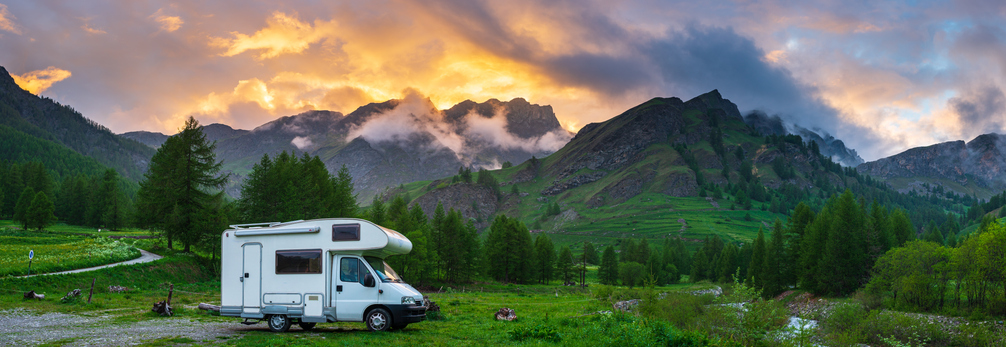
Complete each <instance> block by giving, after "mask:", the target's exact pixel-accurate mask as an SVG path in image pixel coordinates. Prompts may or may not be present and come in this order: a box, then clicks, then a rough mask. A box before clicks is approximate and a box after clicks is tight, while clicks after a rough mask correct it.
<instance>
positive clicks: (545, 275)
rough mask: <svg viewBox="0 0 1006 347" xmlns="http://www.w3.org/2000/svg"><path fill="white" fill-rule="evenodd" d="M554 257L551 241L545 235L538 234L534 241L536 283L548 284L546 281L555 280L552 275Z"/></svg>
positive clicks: (553, 246)
mask: <svg viewBox="0 0 1006 347" xmlns="http://www.w3.org/2000/svg"><path fill="white" fill-rule="evenodd" d="M555 257H556V256H555V245H553V244H552V239H550V238H549V237H548V236H546V235H545V233H540V234H538V237H536V238H535V239H534V270H535V274H536V276H535V277H536V278H537V280H538V283H541V284H548V281H551V280H552V279H553V278H555V276H554V275H553V270H554V269H555V260H556V258H555Z"/></svg>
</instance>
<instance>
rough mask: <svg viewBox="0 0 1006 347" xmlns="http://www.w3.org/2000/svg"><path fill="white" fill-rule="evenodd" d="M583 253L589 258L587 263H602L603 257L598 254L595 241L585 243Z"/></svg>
mask: <svg viewBox="0 0 1006 347" xmlns="http://www.w3.org/2000/svg"><path fill="white" fill-rule="evenodd" d="M583 254H584V258H586V259H587V264H591V265H598V264H600V263H601V258H600V257H599V256H598V255H597V249H595V248H594V244H593V243H590V242H585V243H584V244H583Z"/></svg>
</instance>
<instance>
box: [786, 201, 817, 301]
mask: <svg viewBox="0 0 1006 347" xmlns="http://www.w3.org/2000/svg"><path fill="white" fill-rule="evenodd" d="M813 220H814V211H812V210H811V209H810V206H807V204H804V203H803V202H802V201H801V202H800V203H798V204H797V205H796V207H795V208H793V214H792V215H791V216H790V218H789V220H788V224H789V226H788V227H787V228H786V251H785V255H786V259H784V260H783V261H785V262H786V263H788V264H789V266H787V267H786V268H785V269H784V272H783V276H782V277H783V283H788V284H796V283H797V282H798V281H799V277H800V257H801V254H802V253H801V247H803V239H804V236H806V234H807V225H809V224H810V223H811V222H812V221H813Z"/></svg>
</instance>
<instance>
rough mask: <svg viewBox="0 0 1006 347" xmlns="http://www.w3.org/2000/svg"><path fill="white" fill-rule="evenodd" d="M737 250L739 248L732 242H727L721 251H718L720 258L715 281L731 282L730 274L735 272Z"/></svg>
mask: <svg viewBox="0 0 1006 347" xmlns="http://www.w3.org/2000/svg"><path fill="white" fill-rule="evenodd" d="M739 252H740V250H739V249H737V246H736V245H734V244H733V243H729V244H727V245H726V247H723V252H722V253H720V260H719V261H718V263H719V264H718V266H719V270H718V271H717V273H718V274H719V276H718V277H717V279H716V281H717V282H721V283H731V282H733V278H731V276H732V275H734V274H735V273H736V272H737V269H738V267H737V256H738V253H739Z"/></svg>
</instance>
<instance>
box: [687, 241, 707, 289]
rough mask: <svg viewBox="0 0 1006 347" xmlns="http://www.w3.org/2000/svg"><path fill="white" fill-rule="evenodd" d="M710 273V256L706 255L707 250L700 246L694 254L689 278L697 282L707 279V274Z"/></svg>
mask: <svg viewBox="0 0 1006 347" xmlns="http://www.w3.org/2000/svg"><path fill="white" fill-rule="evenodd" d="M708 273H709V257H707V256H706V252H705V250H703V249H701V248H699V250H697V251H695V254H693V255H692V272H691V273H690V274H689V276H688V280H689V281H690V282H692V283H696V282H699V281H702V280H705V279H707V277H706V275H707V274H708Z"/></svg>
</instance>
